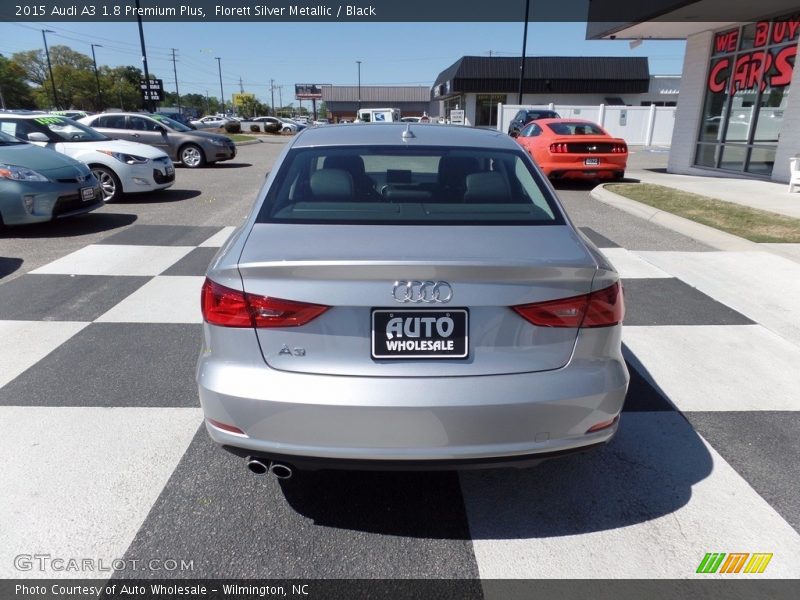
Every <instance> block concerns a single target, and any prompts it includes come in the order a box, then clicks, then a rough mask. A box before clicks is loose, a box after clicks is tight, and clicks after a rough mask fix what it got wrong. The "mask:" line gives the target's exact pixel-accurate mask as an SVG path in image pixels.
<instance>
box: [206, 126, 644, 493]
mask: <svg viewBox="0 0 800 600" xmlns="http://www.w3.org/2000/svg"><path fill="white" fill-rule="evenodd" d="M201 303H202V312H203V318H204V321H205V323H204V342H203V348H202V351H201V354H200V358H199V361H198V365H197V384H198V388H199V394H200V400H201V403H202V406H203V410H204V413H205V417H206V427H207V430H208V432H209V434H210V435H211V437H212V438H213V439H214V440H215V441H216V442H217V443H219V444H221V445H223V446H224V447H225V448H226V449H228V450H230V451H232V452H234V453H236V454H238V455H240V456H242V457H244V458H246V459H247V464H248V466H249V468H250V469H251V470H252V471H254V472H257V473H263V472H266V471H267V470H270V471H272V472H273V473H274V474H275V475H277V476H278V477H288V476H290V475H291V473H292V469H293V468H308V469H319V468H366V469H396V468H401V469H447V468H466V467H473V466H500V465H502V466H514V465H517V466H519V465H526V464H531V463H533V462H537V461H539V460H541V459H544V458H550V457H552V456H557V455H561V454H565V453H569V452H573V451H578V450H584V449H587V448H589V447H591V446H596V445H600V444H603V443H605V442H607V441H608V440H609V439H611V437H612V436H613V435H614V433H615V432H616V429H617V425H618V421H619V415H620V411H621V409H622V404H623V401H624V398H625V393H626V390H627V386H628V372H627V370H626V367H625V362H624V361H623V358H622V355H621V342H620V338H621V333H622V331H621V330H622V318H623V313H624V305H623V297H622V287H621V283H620V281H619V275H618V274H617V272H616V271H615V270H614V268H613V267H612V266H611V265H610V264H609V262H608V261H607V260H606V259H605V257H604V256H603V255H602V254H601V253H600V252H599V251H598V250H597V249H596V248H595V247H594V246H593V245H592V244H591V242H589V241H587V240H586V239H585V238H584V237H583V236H582V235H581V234H580V233H579V232H578V231H577V230H576V228H575V227H574V226H573V225H572V223H571V222H570V220H569V219H568V217H567V215H566V214H565V212H564V209H563V208H562V207H561V205H560V204H559V202H558V200H557V198H556V196H555V193H554V192H553V190H552V188H551V187H550V185H549V183H548V182H547V181H546V179H545V178H544V177H543V176H542V175H541V173H540V172H539V171H538V170H537V168H536V166H535V165H534V164H533V162H532V161H531V159H530V158H529V157H528V156H527V154H526V153H525V152H524V151H523V150H522V149H521V148H520V147H519V145H518V144H516V143H515V142H514V140H513V139H511V138H509V137H508V136H506V135H504V134H502V133H500V132H492V131H487V130H480V129H473V128H469V127H457V126H447V125H442V126H440V125H412V124H405V123H403V124H397V125H395V124H388V125H384V126H380V127H379V126H375V125H370V124H364V125H358V124H357V125H343V126H332V127H319V128H310V129H307V130H305V131H303V132H301V133H299V134H298V135H297V136H296V137H295V138H294V139H293V140H292V141H291V142H290V143H289V144H288V146H287V147H286V149H285V151H284V152H283V153H282V155H281V156H280V157H279V158H278V160H277V162H276V164H275V167H274V169H273V170H272V172H271V173H270V174H269V176H268V178H267V180H266V182H265V184H264V186H263V188H262V189H261V191H260V193H259V196H258V198H257V201H256V202H255V205H254V208H253V210H252V212H251V214H250V215H249V217H248V219H247V220H246V222H245V223H244V224H243V225H242V226H241V227H239V228H238V229H237V231H236V232H235V233H234V234H233V236H232V237H231V238H230V240H229V241H228V242H227V243H226V245H225V246H224V247H223V248H222V249H221V250H220V252H219V253H218V255H217V256H216V257H215V259H214V261H213V262H212V264H211V265H210V266H209V269H208V272H207V278H206V281H205V284H204V285H203V289H202V298H201Z"/></svg>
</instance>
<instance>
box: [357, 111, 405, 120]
mask: <svg viewBox="0 0 800 600" xmlns="http://www.w3.org/2000/svg"><path fill="white" fill-rule="evenodd" d="M399 120H400V109H399V108H362V109H360V110H359V111H358V120H357V122H361V123H396V122H397V121H399Z"/></svg>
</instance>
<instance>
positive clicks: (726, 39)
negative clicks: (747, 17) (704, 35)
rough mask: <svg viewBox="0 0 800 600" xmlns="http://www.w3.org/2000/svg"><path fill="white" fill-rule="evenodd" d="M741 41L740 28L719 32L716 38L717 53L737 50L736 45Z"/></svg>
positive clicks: (715, 47) (715, 48)
mask: <svg viewBox="0 0 800 600" xmlns="http://www.w3.org/2000/svg"><path fill="white" fill-rule="evenodd" d="M738 42H739V30H738V29H731V30H730V31H723V32H722V33H718V34H717V35H716V37H715V38H714V50H715V52H716V53H717V54H719V53H720V52H735V51H736V45H737V44H738Z"/></svg>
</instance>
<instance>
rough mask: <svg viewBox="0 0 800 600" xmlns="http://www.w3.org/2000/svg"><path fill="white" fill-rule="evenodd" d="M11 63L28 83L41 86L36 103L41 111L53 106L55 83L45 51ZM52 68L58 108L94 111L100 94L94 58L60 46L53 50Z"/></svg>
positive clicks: (16, 56)
mask: <svg viewBox="0 0 800 600" xmlns="http://www.w3.org/2000/svg"><path fill="white" fill-rule="evenodd" d="M12 59H13V60H14V62H16V63H17V64H18V65H19V66H20V67H22V69H23V70H24V72H25V77H26V79H27V80H28V81H30V82H32V83H34V84H36V85H37V86H39V87H38V89H36V90H34V96H35V97H36V103H37V104H38V105H39V106H41V107H49V106H53V104H54V97H53V89H52V82H51V79H50V71H49V69H48V68H47V57H46V55H45V53H44V51H43V50H28V51H26V52H17V53H16V54H14V55H13V56H12ZM50 64H51V66H52V68H53V78H52V79H53V80H54V81H55V86H56V92H57V97H58V101H57V103H58V104H59V105H60V106H58V107H57V108H77V109H83V110H90V109H92V108H95V106H96V104H97V101H96V97H97V93H96V91H95V85H94V69H93V65H92V59H91V58H89V57H88V56H86V55H85V54H81V53H80V52H76V51H75V50H73V49H72V48H70V47H69V46H61V45H57V46H53V47H51V48H50Z"/></svg>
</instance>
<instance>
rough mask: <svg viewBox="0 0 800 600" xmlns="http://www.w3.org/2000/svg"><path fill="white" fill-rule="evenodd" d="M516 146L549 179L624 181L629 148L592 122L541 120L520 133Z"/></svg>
mask: <svg viewBox="0 0 800 600" xmlns="http://www.w3.org/2000/svg"><path fill="white" fill-rule="evenodd" d="M516 139H517V142H519V144H520V145H521V146H522V147H523V148H524V149H525V151H526V152H527V153H528V154H530V155H531V158H533V160H534V162H535V163H536V164H537V165H539V168H540V169H541V170H542V172H543V173H544V174H545V175H546V176H547V177H549V178H550V179H562V178H576V179H601V178H602V179H622V178H623V177H624V176H625V166H626V164H627V162H628V145H627V144H626V143H625V140H623V139H622V138H614V137H611V136H610V135H609V134H608V133H607V132H606V131H605V130H604V129H603V128H602V127H600V126H599V125H597V124H596V123H592V122H591V121H581V120H578V119H539V120H537V121H531V122H530V123H528V124H527V125H525V127H523V128H522V130H521V131H520V133H519V137H518V138H516Z"/></svg>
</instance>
